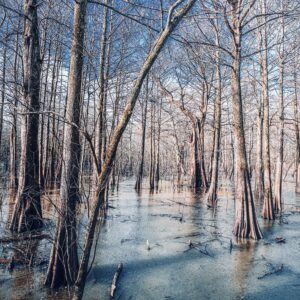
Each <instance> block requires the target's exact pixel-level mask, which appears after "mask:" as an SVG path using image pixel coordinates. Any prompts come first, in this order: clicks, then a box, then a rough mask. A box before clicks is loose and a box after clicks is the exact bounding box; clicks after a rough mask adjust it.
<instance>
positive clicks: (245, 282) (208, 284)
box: [0, 180, 300, 300]
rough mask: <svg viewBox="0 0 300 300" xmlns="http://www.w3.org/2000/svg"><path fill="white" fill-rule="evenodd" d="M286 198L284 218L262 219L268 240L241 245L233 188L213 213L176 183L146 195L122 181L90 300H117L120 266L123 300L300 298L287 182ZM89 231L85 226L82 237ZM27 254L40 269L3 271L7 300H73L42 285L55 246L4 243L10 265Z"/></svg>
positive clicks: (295, 205) (295, 224)
mask: <svg viewBox="0 0 300 300" xmlns="http://www.w3.org/2000/svg"><path fill="white" fill-rule="evenodd" d="M283 199H284V202H285V205H284V213H283V216H282V217H281V218H280V219H277V220H276V221H274V222H268V221H267V222H266V221H263V220H262V219H261V217H259V223H260V226H261V229H262V231H263V234H264V239H263V240H261V241H259V242H253V241H243V242H238V241H236V240H235V239H234V237H233V236H232V228H233V224H234V209H235V206H234V205H235V202H234V200H233V197H232V193H231V189H230V188H229V187H226V185H223V186H222V188H221V189H220V193H219V201H218V206H217V208H216V209H215V210H211V209H208V208H207V207H206V203H205V201H204V199H203V198H202V197H201V195H195V194H193V193H192V192H190V191H189V190H187V189H186V190H183V191H181V192H177V191H175V190H174V189H173V187H172V186H171V185H170V184H168V183H163V185H162V187H161V189H160V192H159V193H153V194H149V191H148V190H146V189H144V190H143V191H142V193H141V194H140V195H138V194H137V193H136V192H135V191H134V182H133V181H130V180H128V181H124V182H122V183H121V184H120V188H119V190H118V191H114V192H112V193H111V195H110V197H109V205H110V206H111V207H112V208H110V209H109V212H108V217H107V219H106V221H105V222H104V223H103V224H102V226H101V227H99V232H98V233H99V241H98V244H97V252H96V255H95V258H94V264H93V267H92V270H91V272H90V274H89V277H88V281H87V284H86V288H85V294H84V299H91V300H93V299H109V294H110V287H111V282H112V278H113V276H114V273H115V272H116V270H117V266H118V264H119V263H123V271H122V273H121V276H120V278H119V281H118V285H117V291H116V295H115V299H141V300H144V299H145V300H148V299H149V300H150V299H155V300H156V299H280V300H282V299H300V197H297V195H295V193H294V183H287V182H285V183H284V193H283ZM47 203H48V204H47V205H46V204H45V203H44V211H45V213H44V216H45V218H47V219H48V221H47V226H46V228H45V229H44V231H45V232H47V233H50V232H53V231H54V222H53V221H51V219H53V207H52V205H50V204H49V202H47ZM11 208H12V206H11V205H9V203H8V200H3V203H2V206H1V211H0V221H1V227H2V229H1V231H0V233H1V235H5V234H7V230H6V229H5V226H4V224H5V223H6V219H7V215H8V211H10V210H11ZM260 212H261V208H260V207H259V205H258V204H257V214H258V215H259V216H260ZM85 214H86V211H85ZM85 219H86V217H85V216H82V218H81V221H80V222H85ZM83 230H84V228H83V227H82V226H81V228H80V232H79V235H80V236H81V237H82V236H83ZM52 234H53V233H52ZM281 238H283V239H284V241H283V240H282V239H281ZM147 240H148V241H149V245H150V250H148V249H147V248H148V247H147ZM280 241H281V242H280ZM282 241H283V242H282ZM190 244H192V245H191V246H190ZM20 249H21V251H22V252H23V255H24V252H25V253H36V256H35V261H36V263H37V264H38V265H39V266H35V267H32V268H28V267H22V266H18V265H17V266H16V267H15V269H14V270H13V271H11V272H10V271H8V270H7V268H6V267H5V266H4V265H2V266H1V269H0V299H70V297H69V293H68V290H67V289H64V290H61V291H58V292H52V291H49V290H47V289H46V288H44V287H43V285H42V283H43V279H44V274H45V272H46V269H47V258H48V256H49V253H50V249H51V243H50V242H49V241H47V240H41V241H38V240H37V241H34V243H31V244H30V245H28V243H27V244H26V242H22V243H20V242H19V243H11V244H3V245H1V244H0V257H1V258H4V257H8V258H9V257H11V255H12V252H13V253H14V254H15V255H16V254H17V253H16V252H18V251H20ZM29 259H30V258H29Z"/></svg>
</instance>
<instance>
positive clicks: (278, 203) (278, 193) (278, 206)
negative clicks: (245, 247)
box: [274, 18, 285, 213]
mask: <svg viewBox="0 0 300 300" xmlns="http://www.w3.org/2000/svg"><path fill="white" fill-rule="evenodd" d="M284 43H285V23H284V18H282V21H281V48H282V49H281V51H280V53H279V56H280V57H279V99H280V103H279V143H278V144H279V149H278V150H279V152H278V157H277V163H276V171H275V186H274V209H275V211H276V212H277V213H279V212H281V210H282V173H283V150H284V149H283V142H284V71H285V68H284V64H285V61H284V60H285V57H284V55H285V53H284V51H285V49H284Z"/></svg>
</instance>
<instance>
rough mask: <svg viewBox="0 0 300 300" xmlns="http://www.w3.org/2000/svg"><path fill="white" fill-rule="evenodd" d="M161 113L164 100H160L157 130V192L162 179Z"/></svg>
mask: <svg viewBox="0 0 300 300" xmlns="http://www.w3.org/2000/svg"><path fill="white" fill-rule="evenodd" d="M161 111H162V99H161V100H160V105H159V112H158V128H157V150H156V159H155V163H156V166H155V190H156V191H157V190H158V184H159V179H160V135H161Z"/></svg>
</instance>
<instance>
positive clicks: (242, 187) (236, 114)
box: [231, 2, 262, 239]
mask: <svg viewBox="0 0 300 300" xmlns="http://www.w3.org/2000/svg"><path fill="white" fill-rule="evenodd" d="M231 5H232V14H231V16H232V27H231V30H232V35H233V49H232V55H233V56H232V59H233V61H232V74H231V75H232V77H231V91H232V107H233V129H234V134H235V139H236V155H237V157H236V167H237V176H236V184H235V187H236V192H235V197H236V220H235V226H234V234H235V235H236V236H237V237H239V238H252V239H260V238H262V233H261V231H260V228H259V225H258V221H257V218H256V212H255V207H254V201H253V195H252V189H251V183H250V178H249V170H248V164H247V154H246V145H245V135H244V134H245V131H244V121H243V101H242V93H241V69H240V68H241V52H240V51H241V23H240V6H239V5H238V3H237V2H231Z"/></svg>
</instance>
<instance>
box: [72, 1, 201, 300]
mask: <svg viewBox="0 0 300 300" xmlns="http://www.w3.org/2000/svg"><path fill="white" fill-rule="evenodd" d="M181 2H183V1H181ZM195 2H196V0H188V1H187V3H186V4H185V5H184V6H183V7H182V8H180V9H179V10H178V11H177V12H175V13H174V9H175V8H176V6H172V7H171V9H170V10H169V16H168V20H167V23H166V27H165V29H164V30H163V31H161V33H160V34H159V36H158V38H157V39H156V41H155V42H154V44H153V46H152V47H151V50H150V52H149V54H148V55H147V57H146V59H145V61H144V63H143V66H142V67H141V70H140V72H139V74H138V77H137V78H136V80H135V81H134V84H133V88H132V91H131V93H130V95H129V96H128V99H127V103H126V106H125V110H124V112H123V114H122V116H121V119H120V121H119V123H118V125H117V127H116V129H115V131H114V134H113V136H112V139H111V142H110V144H109V146H108V148H107V153H106V159H105V162H104V164H103V167H102V169H101V172H100V174H99V180H98V187H97V193H96V197H95V199H94V200H95V201H94V203H93V207H92V210H91V217H90V219H89V222H88V227H87V233H86V237H85V244H84V247H83V253H82V257H81V262H80V267H79V272H78V277H77V280H76V293H75V295H74V299H81V298H82V295H83V291H84V285H85V281H86V277H87V270H88V263H89V258H90V252H91V248H92V245H93V241H94V233H95V228H96V224H97V219H98V214H99V210H100V207H101V205H102V203H101V202H100V201H98V195H99V194H100V193H101V192H102V191H103V189H104V188H105V186H106V183H107V181H108V179H109V175H110V173H111V170H112V165H113V163H114V160H115V156H116V152H117V148H118V144H119V142H120V140H121V137H122V135H123V133H124V130H125V129H126V126H127V124H128V122H129V120H130V118H131V115H132V112H133V109H134V107H135V104H136V101H137V98H138V96H139V93H140V90H141V87H142V84H143V82H144V79H145V77H146V76H147V74H148V73H149V71H150V69H151V67H152V65H153V63H154V62H155V60H156V58H157V57H158V55H159V53H160V52H161V50H162V48H163V46H164V44H165V43H166V40H167V38H168V37H169V36H170V34H171V33H172V32H173V31H174V29H175V28H176V26H177V25H178V24H179V22H180V21H181V19H182V18H183V16H184V15H186V13H187V12H188V11H189V10H190V9H191V7H192V6H193V5H194V3H195ZM173 14H174V15H173Z"/></svg>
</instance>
